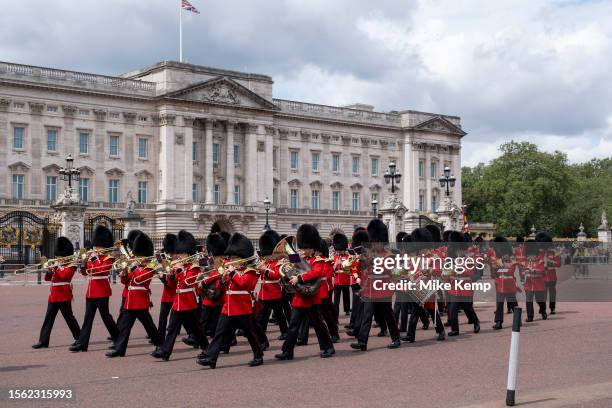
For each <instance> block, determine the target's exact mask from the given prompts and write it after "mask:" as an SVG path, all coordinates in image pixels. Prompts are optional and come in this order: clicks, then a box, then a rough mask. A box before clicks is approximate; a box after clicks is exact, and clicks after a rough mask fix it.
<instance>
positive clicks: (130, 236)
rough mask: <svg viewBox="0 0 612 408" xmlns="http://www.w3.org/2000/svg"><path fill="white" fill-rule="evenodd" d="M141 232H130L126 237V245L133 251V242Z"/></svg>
mask: <svg viewBox="0 0 612 408" xmlns="http://www.w3.org/2000/svg"><path fill="white" fill-rule="evenodd" d="M142 233H143V232H142V231H141V230H137V229H135V230H131V231H130V232H128V235H127V244H128V247H129V248H130V249H134V241H136V237H138V236H139V235H140V234H142Z"/></svg>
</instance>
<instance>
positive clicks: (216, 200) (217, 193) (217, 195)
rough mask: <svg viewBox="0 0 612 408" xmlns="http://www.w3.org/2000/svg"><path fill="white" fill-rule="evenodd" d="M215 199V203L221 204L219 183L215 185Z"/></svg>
mask: <svg viewBox="0 0 612 408" xmlns="http://www.w3.org/2000/svg"><path fill="white" fill-rule="evenodd" d="M213 200H214V202H215V205H219V204H221V187H220V186H219V185H218V184H215V186H214V187H213Z"/></svg>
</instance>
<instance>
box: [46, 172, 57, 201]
mask: <svg viewBox="0 0 612 408" xmlns="http://www.w3.org/2000/svg"><path fill="white" fill-rule="evenodd" d="M46 187H47V189H46V192H47V194H46V197H47V200H48V201H55V200H56V199H57V177H56V176H47V185H46Z"/></svg>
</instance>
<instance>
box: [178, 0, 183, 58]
mask: <svg viewBox="0 0 612 408" xmlns="http://www.w3.org/2000/svg"><path fill="white" fill-rule="evenodd" d="M179 62H183V5H182V3H181V0H179Z"/></svg>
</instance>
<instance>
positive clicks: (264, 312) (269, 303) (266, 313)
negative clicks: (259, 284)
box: [255, 299, 287, 343]
mask: <svg viewBox="0 0 612 408" xmlns="http://www.w3.org/2000/svg"><path fill="white" fill-rule="evenodd" d="M260 302H261V304H262V308H261V311H260V312H259V314H258V315H257V316H256V318H255V320H256V323H257V324H258V325H259V327H260V329H261V330H262V331H263V332H264V333H266V332H267V331H268V321H269V320H270V313H272V311H274V316H275V317H276V321H277V323H278V328H279V329H280V332H281V334H285V333H287V319H286V318H285V312H284V310H283V301H282V299H276V300H260ZM259 341H260V342H262V343H263V342H265V341H267V337H265V336H264V338H260V339H259Z"/></svg>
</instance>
